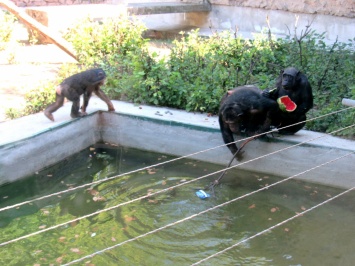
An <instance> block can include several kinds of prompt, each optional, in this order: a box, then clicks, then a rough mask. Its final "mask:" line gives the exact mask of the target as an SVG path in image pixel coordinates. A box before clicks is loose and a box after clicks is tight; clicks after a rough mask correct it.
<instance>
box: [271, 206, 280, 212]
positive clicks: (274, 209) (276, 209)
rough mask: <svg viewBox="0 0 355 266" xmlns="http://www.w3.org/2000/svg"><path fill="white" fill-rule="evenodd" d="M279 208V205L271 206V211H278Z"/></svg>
mask: <svg viewBox="0 0 355 266" xmlns="http://www.w3.org/2000/svg"><path fill="white" fill-rule="evenodd" d="M278 210H279V208H278V207H275V208H271V210H270V211H271V212H276V211H278Z"/></svg>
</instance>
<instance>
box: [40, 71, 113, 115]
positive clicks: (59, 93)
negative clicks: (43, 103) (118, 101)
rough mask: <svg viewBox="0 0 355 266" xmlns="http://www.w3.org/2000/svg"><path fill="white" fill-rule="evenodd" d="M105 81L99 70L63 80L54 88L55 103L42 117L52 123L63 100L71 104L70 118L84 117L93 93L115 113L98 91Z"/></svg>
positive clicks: (109, 102) (49, 106)
mask: <svg viewBox="0 0 355 266" xmlns="http://www.w3.org/2000/svg"><path fill="white" fill-rule="evenodd" d="M105 79H106V73H105V71H104V70H103V69H101V68H95V69H89V70H86V71H83V72H80V73H77V74H74V75H72V76H70V77H68V78H66V79H64V80H63V82H62V83H60V84H59V85H58V86H57V87H56V100H55V102H54V103H52V104H50V105H48V106H47V108H46V109H45V110H44V115H45V116H46V117H48V119H50V120H52V121H54V117H53V115H52V113H54V112H55V111H57V110H58V109H59V108H60V107H62V106H63V103H64V98H67V99H68V100H70V101H72V102H73V105H72V108H71V113H70V116H71V117H72V118H75V117H81V116H84V115H86V107H87V106H88V104H89V100H90V97H91V95H92V93H93V92H94V93H95V94H96V95H97V96H98V97H99V98H100V99H101V100H103V101H104V102H105V103H106V104H107V106H108V110H109V111H115V108H114V107H113V104H112V102H111V101H110V99H109V98H108V97H107V96H106V94H105V93H104V92H103V91H102V90H101V89H100V86H102V85H103V84H104V83H105ZM82 94H84V103H83V105H82V107H81V110H82V112H79V109H80V95H82Z"/></svg>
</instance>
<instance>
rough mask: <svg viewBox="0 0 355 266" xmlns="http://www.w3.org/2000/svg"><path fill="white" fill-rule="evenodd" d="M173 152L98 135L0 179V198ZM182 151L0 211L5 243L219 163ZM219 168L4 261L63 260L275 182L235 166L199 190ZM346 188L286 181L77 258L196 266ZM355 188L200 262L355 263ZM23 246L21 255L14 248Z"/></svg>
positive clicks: (32, 242)
mask: <svg viewBox="0 0 355 266" xmlns="http://www.w3.org/2000/svg"><path fill="white" fill-rule="evenodd" d="M171 158H172V157H170V156H167V155H161V154H156V153H150V152H146V151H139V150H134V149H127V148H124V147H113V146H109V145H102V144H100V145H99V144H98V145H96V146H95V147H91V148H88V149H85V150H84V151H82V152H81V153H78V154H76V155H73V156H72V157H71V158H69V159H67V160H65V161H63V162H61V163H59V164H57V165H56V166H53V167H51V168H48V169H45V170H44V171H41V172H39V173H35V174H34V175H33V176H30V177H28V178H26V179H24V180H22V181H18V182H15V183H11V184H7V185H3V186H2V187H0V207H4V206H8V205H12V204H15V203H18V202H22V201H24V200H29V199H32V198H36V197H39V196H43V195H47V194H50V193H53V192H57V191H61V190H65V189H67V188H71V187H75V186H78V185H81V184H85V183H89V182H92V181H95V180H101V179H105V178H106V177H110V176H113V175H117V174H123V173H126V172H128V171H132V170H135V169H139V168H142V167H146V166H149V165H151V164H156V163H159V162H163V161H166V160H169V159H171ZM222 168H223V167H222V166H219V165H212V164H206V163H202V162H198V161H194V160H178V161H176V162H174V163H169V164H166V165H163V166H160V167H154V168H149V169H147V170H141V171H138V172H136V173H133V174H129V175H124V176H122V177H119V178H117V179H114V180H111V181H106V182H103V183H100V184H98V185H92V186H90V187H86V188H84V189H80V190H75V191H71V192H68V193H66V194H61V195H58V196H53V197H51V198H48V199H44V200H40V201H35V202H33V203H31V204H27V205H24V206H21V207H18V208H14V209H10V210H7V211H3V212H0V232H1V233H0V242H5V241H8V240H10V239H13V238H17V237H20V236H23V235H27V234H30V233H32V232H35V231H37V230H41V229H45V228H48V227H51V226H54V225H56V224H60V223H65V222H66V221H70V220H73V219H75V218H77V217H80V216H83V215H87V214H90V213H92V212H95V211H98V210H101V209H103V208H109V207H112V206H115V205H117V204H120V203H123V202H126V201H129V200H132V199H135V198H137V197H140V196H144V195H147V194H151V193H153V192H156V191H159V190H161V189H165V188H168V187H171V186H173V185H176V184H181V183H183V182H186V181H188V180H192V179H195V178H196V177H199V176H202V175H206V174H208V173H212V172H214V171H217V170H220V169H222ZM215 178H217V176H211V177H208V178H206V179H203V180H199V181H197V182H193V183H190V184H186V185H184V186H181V187H178V188H175V189H171V190H168V192H164V193H161V194H157V195H154V196H150V197H148V198H145V199H142V200H140V201H135V202H133V203H131V204H127V205H124V206H121V207H119V208H115V209H113V210H111V211H107V212H102V213H100V214H98V215H95V216H91V217H88V218H86V219H82V220H80V221H76V222H72V223H70V224H66V225H64V226H62V227H60V228H57V229H53V230H50V231H48V232H44V233H42V234H39V235H36V236H32V237H29V238H27V239H24V240H20V241H18V242H15V243H12V244H8V245H6V246H4V247H1V249H0V264H1V265H50V264H53V265H58V264H61V263H66V262H70V261H72V260H74V259H78V258H80V257H83V256H85V255H88V254H91V253H93V252H96V251H99V250H102V249H104V248H107V247H110V246H113V245H117V244H119V243H121V242H123V241H125V240H128V239H131V238H134V237H137V236H139V235H142V234H144V233H147V232H149V231H151V230H155V229H157V228H159V227H162V226H165V225H167V224H169V223H173V222H176V221H178V220H181V219H183V218H185V217H188V216H190V215H193V214H195V213H198V212H201V211H204V210H206V209H208V208H211V207H213V206H216V205H218V204H221V203H223V202H226V201H228V200H231V199H233V198H236V197H239V196H241V195H244V194H246V193H248V192H251V191H254V190H256V189H259V188H260V187H262V186H265V185H267V184H272V183H273V182H275V181H278V180H279V178H278V177H273V176H266V175H263V174H258V173H251V172H244V171H241V170H238V169H235V170H232V171H229V172H228V173H227V175H226V176H225V177H224V179H223V181H222V185H220V186H219V187H217V188H216V190H215V197H212V198H209V199H207V200H201V199H199V198H198V197H197V196H196V195H195V189H196V188H200V187H205V186H206V185H207V184H209V183H210V182H211V181H212V180H214V179H215ZM340 191H341V190H339V189H335V188H329V187H324V186H319V185H314V184H309V183H305V182H300V181H292V180H291V181H287V182H284V183H282V184H279V185H277V186H275V187H272V188H270V189H268V190H265V191H262V192H259V193H256V194H254V195H252V196H249V197H246V198H245V199H242V200H239V201H236V202H234V203H231V204H228V205H226V206H224V207H222V208H219V209H216V210H213V211H210V212H208V213H206V214H203V215H200V216H197V217H195V218H193V219H190V220H188V221H186V222H183V223H179V224H176V225H174V226H172V227H169V228H166V229H164V230H161V231H159V232H157V233H154V234H151V235H148V236H146V237H143V238H140V239H139V240H136V241H132V242H129V243H126V244H123V245H121V246H119V247H116V248H114V249H112V250H110V251H106V252H104V253H102V254H100V255H97V256H95V257H93V258H90V259H86V260H84V261H83V262H81V263H79V264H78V265H85V264H87V265H190V264H192V263H194V262H196V261H199V260H201V259H203V258H205V257H207V256H210V255H211V254H214V253H216V252H218V251H220V250H223V249H225V248H227V247H229V246H231V245H233V244H235V243H236V242H239V241H241V240H242V239H245V238H247V237H249V236H252V235H254V234H255V233H257V232H259V231H262V230H264V229H266V228H268V227H270V226H272V225H274V224H277V223H279V222H281V221H283V220H285V219H287V218H289V217H291V216H293V215H294V214H295V213H297V212H301V211H303V210H305V209H308V208H310V207H312V206H314V205H316V204H318V203H320V202H322V201H324V200H325V199H328V198H329V197H331V196H334V195H336V194H337V193H339V192H340ZM354 198H355V193H349V194H348V195H346V196H343V197H341V198H339V199H336V200H335V201H333V202H331V203H329V204H326V205H324V206H322V207H320V208H318V209H316V210H314V211H312V212H310V213H308V214H306V215H304V216H303V217H299V218H297V219H295V220H292V221H291V222H289V223H287V224H285V225H283V226H281V227H279V228H277V229H274V230H273V231H272V232H270V233H266V234H264V235H262V236H259V237H257V238H255V239H253V240H250V241H248V242H246V243H244V244H242V245H239V246H238V247H236V248H234V249H232V250H230V251H228V252H225V253H223V254H221V255H219V256H217V257H215V258H213V259H210V260H209V261H208V262H206V263H205V264H203V265H352V264H353V261H355V255H354V252H353V247H354V246H355V238H354V237H353V232H354V231H355V223H354V220H355V212H354V211H355V207H354V204H353V203H354ZM18 254H20V255H18Z"/></svg>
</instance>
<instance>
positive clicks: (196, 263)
mask: <svg viewBox="0 0 355 266" xmlns="http://www.w3.org/2000/svg"><path fill="white" fill-rule="evenodd" d="M354 189H355V187H352V188H350V189H348V190H346V191H343V192H341V193H339V194H338V195H336V196H334V197H331V198H329V199H327V200H325V201H323V202H321V203H319V204H317V205H315V206H313V207H311V208H309V209H307V210H305V211H302V212H300V213H297V214H296V215H294V216H292V217H290V218H288V219H286V220H284V221H282V222H280V223H277V224H275V225H273V226H270V227H269V228H267V229H265V230H263V231H260V232H258V233H256V234H255V235H252V236H250V237H247V238H245V239H243V240H241V241H239V242H237V243H235V244H234V245H232V246H229V247H228V248H225V249H223V250H221V251H219V252H217V253H215V254H213V255H211V256H209V257H206V258H204V259H202V260H200V261H198V262H195V263H194V264H191V266H194V265H198V264H200V263H202V262H205V261H207V260H209V259H211V258H213V257H216V256H218V255H220V254H222V253H224V252H226V251H228V250H230V249H232V248H235V247H236V246H238V245H240V244H242V243H245V242H247V241H249V240H251V239H253V238H255V237H257V236H260V235H262V234H265V233H266V232H269V231H271V230H272V229H275V228H276V227H279V226H281V225H283V224H285V223H287V222H289V221H291V220H293V219H295V218H298V217H300V216H303V215H304V214H306V213H307V212H310V211H312V210H314V209H316V208H318V207H320V206H322V205H324V204H326V203H328V202H330V201H332V200H334V199H336V198H339V197H340V196H343V195H344V194H346V193H348V192H350V191H352V190H354Z"/></svg>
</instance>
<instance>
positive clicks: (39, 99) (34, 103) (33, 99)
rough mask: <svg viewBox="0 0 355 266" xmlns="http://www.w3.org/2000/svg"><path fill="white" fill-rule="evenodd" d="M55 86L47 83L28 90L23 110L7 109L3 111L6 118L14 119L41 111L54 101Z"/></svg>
mask: <svg viewBox="0 0 355 266" xmlns="http://www.w3.org/2000/svg"><path fill="white" fill-rule="evenodd" d="M55 86H56V84H55V83H53V82H48V83H46V84H40V85H39V86H38V87H35V88H34V89H32V90H30V91H29V92H27V93H26V94H25V101H26V105H25V107H24V108H23V109H16V108H8V109H7V110H6V111H5V115H6V117H7V118H10V119H15V118H19V117H21V116H25V115H29V114H34V113H38V112H41V111H43V109H44V108H45V107H46V106H47V105H48V104H50V103H52V102H54V101H55V89H54V88H55Z"/></svg>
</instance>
